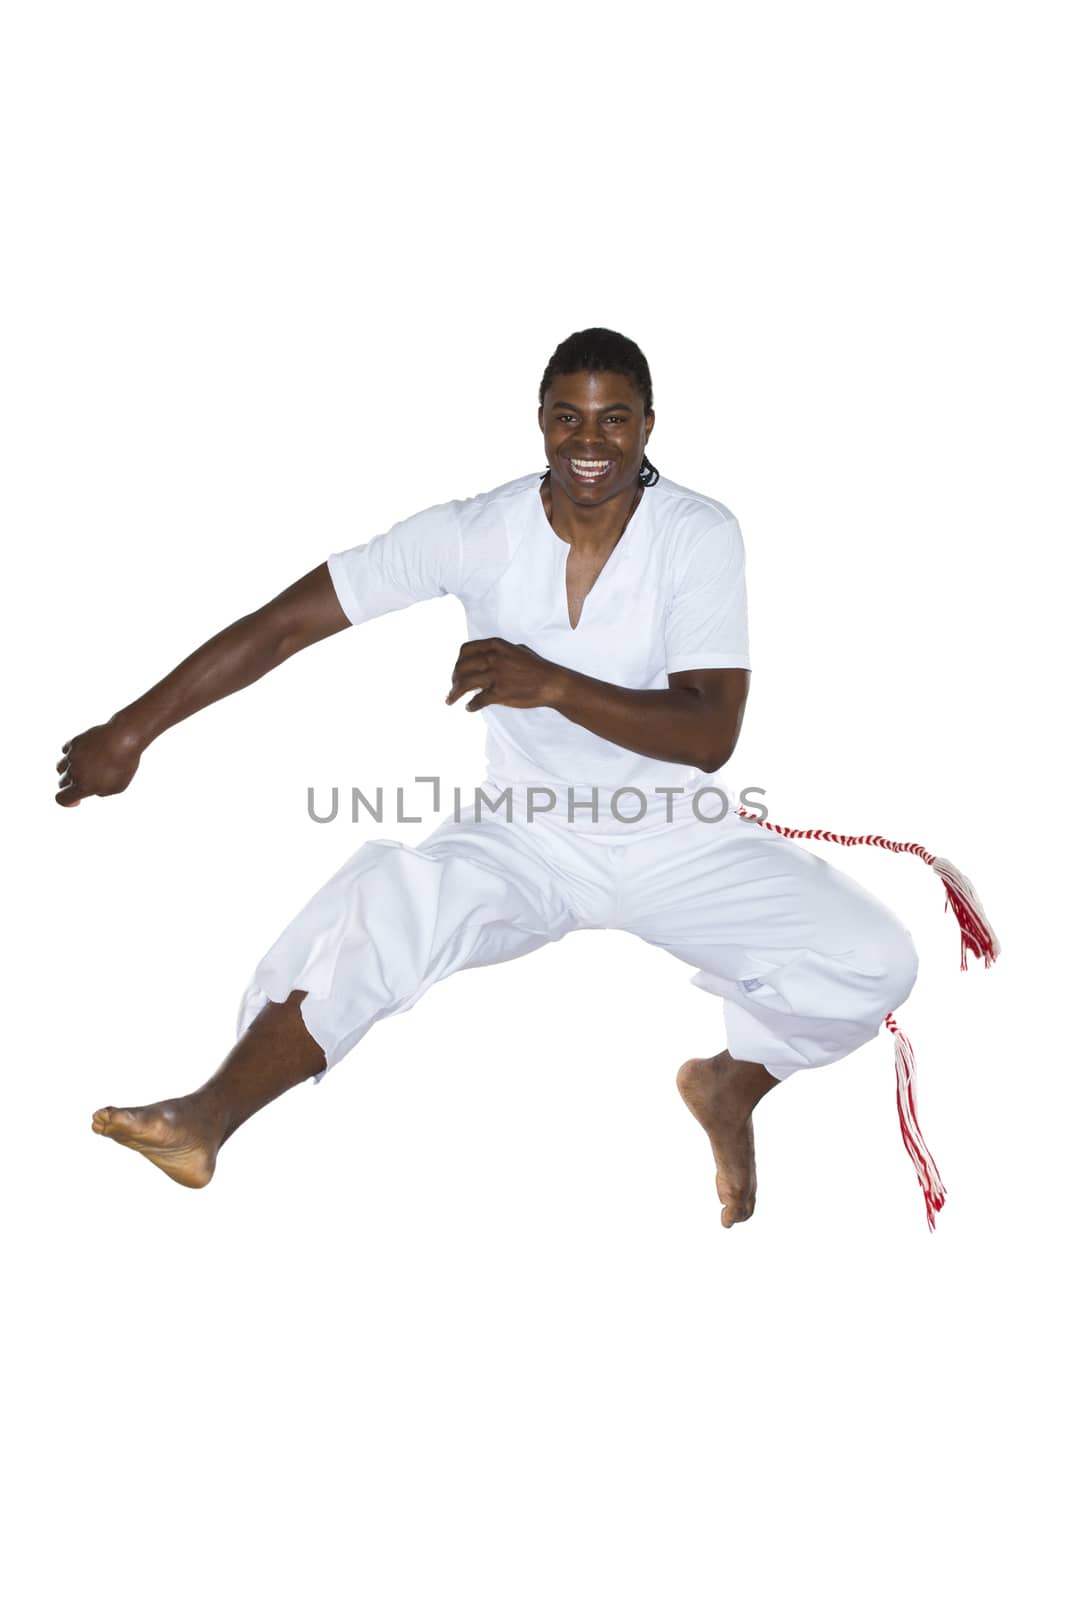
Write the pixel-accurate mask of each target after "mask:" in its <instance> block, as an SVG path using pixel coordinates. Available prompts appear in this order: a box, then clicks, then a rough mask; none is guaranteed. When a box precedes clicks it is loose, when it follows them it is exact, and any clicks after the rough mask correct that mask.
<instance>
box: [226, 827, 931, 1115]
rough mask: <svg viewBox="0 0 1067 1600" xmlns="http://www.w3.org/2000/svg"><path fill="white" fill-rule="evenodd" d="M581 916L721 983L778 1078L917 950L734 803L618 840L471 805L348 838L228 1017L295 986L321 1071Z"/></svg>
mask: <svg viewBox="0 0 1067 1600" xmlns="http://www.w3.org/2000/svg"><path fill="white" fill-rule="evenodd" d="M577 928H619V929H623V930H625V931H627V932H629V933H634V934H637V935H638V937H639V938H641V939H645V940H647V942H648V943H649V944H654V945H658V946H659V947H660V948H661V949H663V950H668V951H670V953H671V954H672V955H675V956H677V957H678V958H679V959H680V960H682V961H684V962H687V963H688V964H689V965H691V966H694V967H696V968H697V969H698V970H697V971H696V972H695V973H694V974H693V976H692V978H691V980H690V981H691V982H692V983H695V984H697V985H699V987H700V988H702V989H706V990H707V991H708V992H709V993H710V994H714V995H719V996H721V997H722V998H723V1000H724V1001H725V1008H724V1021H725V1025H726V1039H727V1047H728V1049H729V1051H730V1054H731V1055H733V1056H734V1057H735V1058H737V1059H738V1060H745V1061H758V1062H761V1063H762V1064H763V1065H764V1066H765V1067H766V1068H767V1070H768V1071H769V1072H770V1073H771V1074H772V1075H773V1076H774V1077H776V1078H785V1077H788V1076H789V1074H790V1073H792V1072H795V1071H796V1070H797V1069H798V1068H801V1067H818V1066H823V1065H825V1064H826V1063H827V1062H830V1061H837V1060H839V1059H840V1058H841V1057H842V1056H845V1055H848V1054H849V1053H850V1051H852V1050H855V1049H856V1048H857V1047H858V1046H859V1045H861V1044H864V1043H866V1042H867V1040H869V1039H873V1038H874V1036H875V1035H876V1034H877V1032H878V1029H879V1027H880V1026H881V1024H882V1021H883V1019H884V1017H885V1014H886V1012H887V1011H892V1010H893V1009H894V1008H895V1007H897V1006H899V1005H900V1004H902V1002H903V1001H904V1000H905V999H906V998H907V996H908V995H909V994H910V992H911V989H912V985H913V984H914V982H915V976H916V971H917V967H918V958H917V956H916V952H915V946H914V944H913V942H912V939H911V935H910V934H909V933H908V931H907V929H906V928H905V927H904V926H903V925H902V923H900V922H899V921H898V920H897V918H896V917H895V916H894V915H893V913H892V912H891V911H889V910H888V909H887V908H886V907H885V906H884V905H882V904H881V902H880V901H878V900H876V899H875V898H874V896H873V895H871V894H869V893H868V891H867V890H866V889H864V888H863V887H862V886H861V885H860V884H858V883H855V882H854V881H853V880H852V879H851V878H849V877H846V875H845V874H844V873H842V872H839V871H837V869H836V868H834V867H832V866H830V865H829V864H828V863H827V862H825V861H823V860H822V859H820V857H818V856H815V855H812V854H811V852H810V851H807V850H804V849H802V848H801V847H800V846H799V845H797V844H794V843H793V842H792V841H791V840H789V839H783V838H781V837H780V836H779V835H777V834H774V833H771V832H770V831H769V830H767V829H766V828H761V827H760V826H759V824H758V823H756V822H753V821H745V820H744V819H742V818H741V817H739V816H738V815H737V813H736V811H730V812H729V813H728V814H727V815H726V816H725V817H724V818H723V820H722V821H720V822H704V821H701V820H700V819H699V818H697V817H685V818H678V819H676V820H675V821H674V823H673V824H672V825H671V826H670V828H668V829H667V830H666V832H664V833H660V834H657V835H654V836H650V837H648V838H642V837H641V836H640V835H639V834H635V835H634V836H633V837H631V838H628V839H624V840H623V841H621V842H614V841H613V840H612V841H609V840H607V839H604V838H598V837H593V838H589V837H588V836H585V837H583V835H582V833H581V832H580V831H579V830H578V829H577V828H575V827H574V826H573V825H569V824H568V823H567V822H566V821H565V820H563V819H557V818H555V817H552V816H543V817H535V819H534V820H533V821H532V822H527V821H525V820H515V821H512V822H508V821H507V820H506V819H505V818H504V817H503V816H501V815H493V814H492V813H486V812H484V811H483V813H482V816H481V819H480V820H475V817H474V808H473V806H469V807H467V808H466V810H464V811H462V812H461V813H460V820H459V821H458V822H457V821H456V820H454V819H452V818H450V819H449V820H447V821H445V822H442V823H441V825H440V826H439V827H438V828H437V829H435V831H434V832H433V833H432V834H430V835H429V837H428V838H426V839H424V840H423V842H422V843H421V844H418V845H415V846H411V845H405V844H401V843H400V842H399V841H397V840H395V839H377V840H373V841H371V842H370V843H367V844H364V845H363V846H362V847H361V848H360V849H359V850H357V851H356V853H355V855H353V856H352V857H351V859H350V860H348V861H346V862H345V864H344V866H343V867H341V869H340V871H338V872H336V873H335V874H334V876H333V877H332V878H331V879H330V880H329V882H328V883H325V884H324V885H323V886H322V888H321V889H319V890H318V892H317V893H316V894H314V895H313V896H312V898H311V899H310V900H309V901H308V903H307V905H306V906H305V907H304V909H303V910H302V911H301V912H300V913H299V914H298V915H297V916H296V918H295V919H294V920H293V921H292V922H291V923H290V924H289V926H288V927H287V928H286V929H285V930H284V932H283V933H282V934H281V935H280V937H279V938H278V939H277V940H276V942H275V943H274V944H273V945H272V946H271V948H270V950H269V951H268V952H267V954H266V955H265V956H264V957H263V959H262V960H261V961H260V963H259V965H258V966H257V967H256V970H255V973H254V974H253V976H252V979H251V981H250V982H249V984H248V987H247V988H246V990H245V993H244V995H243V997H242V1000H241V1006H240V1012H239V1016H238V1024H237V1033H238V1036H240V1035H241V1034H242V1033H243V1032H244V1030H245V1029H246V1028H247V1027H248V1025H249V1023H250V1022H251V1021H252V1019H253V1017H254V1016H255V1015H256V1014H257V1012H259V1011H260V1010H261V1009H262V1007H263V1006H264V1005H266V1003H267V1001H268V1000H276V1001H282V1000H285V999H286V998H287V996H288V995H289V994H290V993H291V992H292V991H293V990H294V989H302V990H306V991H307V994H306V998H305V999H304V1000H303V1001H302V1002H301V1007H300V1009H301V1015H302V1017H303V1020H304V1024H305V1026H306V1027H307V1029H308V1032H309V1033H310V1034H311V1036H312V1038H313V1039H314V1040H315V1041H316V1042H317V1043H318V1044H319V1045H321V1047H322V1049H323V1052H324V1055H325V1063H326V1064H325V1066H324V1067H323V1069H322V1071H321V1072H319V1073H316V1075H315V1082H316V1083H319V1082H321V1080H322V1079H323V1078H324V1077H325V1076H326V1073H327V1072H328V1071H329V1069H330V1068H331V1067H333V1066H335V1065H336V1064H337V1062H338V1061H340V1060H341V1058H342V1057H343V1056H345V1055H347V1054H348V1052H349V1051H350V1050H351V1049H352V1048H353V1046H354V1045H356V1044H358V1042H359V1040H360V1039H362V1038H363V1035H364V1034H365V1033H366V1032H367V1031H368V1029H369V1028H371V1027H372V1026H373V1025H374V1023H376V1022H378V1021H380V1020H381V1018H382V1017H388V1016H392V1015H395V1014H396V1013H397V1012H400V1011H407V1010H409V1009H410V1007H411V1006H413V1005H414V1004H415V1002H416V1000H418V999H419V998H420V996H421V995H423V994H425V992H426V990H427V989H428V988H430V986H431V984H434V983H438V982H440V980H441V979H442V978H447V977H448V976H449V974H450V973H453V972H459V971H461V970H462V969H463V968H466V967H483V966H490V965H492V964H493V963H495V962H498V961H510V960H513V959H514V958H515V957H516V956H522V955H526V954H527V953H528V952H529V951H531V950H536V949H538V948H539V947H540V946H541V945H544V944H547V943H549V942H550V941H554V940H556V939H561V938H562V937H563V936H564V934H567V933H570V932H572V931H573V930H574V929H577ZM711 1053H712V1052H710V1051H709V1054H711Z"/></svg>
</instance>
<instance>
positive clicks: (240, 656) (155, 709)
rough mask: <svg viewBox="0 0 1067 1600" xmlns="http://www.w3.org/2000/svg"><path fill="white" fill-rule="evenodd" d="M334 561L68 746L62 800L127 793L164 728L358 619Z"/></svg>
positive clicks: (227, 630) (62, 763)
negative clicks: (344, 600)
mask: <svg viewBox="0 0 1067 1600" xmlns="http://www.w3.org/2000/svg"><path fill="white" fill-rule="evenodd" d="M350 626H351V624H350V622H349V619H348V617H347V616H346V615H345V613H344V611H343V610H342V609H341V606H340V603H339V601H338V599H337V594H336V591H335V589H334V586H333V582H332V580H331V578H330V574H329V572H328V570H327V566H326V563H325V562H323V563H322V564H321V566H318V567H315V568H314V569H313V570H312V571H311V572H308V573H305V575H304V577H302V578H299V579H298V580H297V581H296V583H294V584H291V585H290V586H289V588H288V589H284V590H283V591H282V592H281V594H279V595H276V596H275V597H274V599H273V600H270V601H268V603H267V604H266V605H265V606H261V607H260V608H259V610H258V611H252V612H250V613H249V614H248V616H246V617H240V618H238V620H237V621H236V622H233V623H231V624H230V626H229V627H228V628H224V629H223V630H222V632H221V633H217V634H216V635H215V636H214V638H212V639H209V640H208V641H207V642H206V643H205V644H202V645H201V646H200V648H199V649H198V650H194V651H193V654H192V655H191V656H187V657H186V659H185V660H184V661H182V662H180V663H179V665H178V666H176V667H175V668H174V671H173V672H170V673H168V674H167V676H166V677H165V678H162V679H161V680H160V681H159V683H157V684H155V685H154V687H153V688H151V689H149V690H148V691H147V693H146V694H143V695H142V696H141V697H140V699H139V700H134V701H131V703H130V704H129V705H128V706H124V707H123V709H122V710H121V711H117V712H116V713H115V715H114V716H113V717H111V718H110V720H109V721H107V722H104V723H99V724H97V725H96V726H95V727H92V728H88V729H86V731H85V732H84V733H80V734H78V735H77V737H76V738H74V739H68V741H67V743H66V744H65V745H64V746H63V755H62V757H61V759H60V760H59V761H58V762H57V763H56V770H57V771H58V772H59V773H60V775H61V777H60V784H59V791H58V793H57V794H56V801H57V802H58V804H59V805H61V806H76V805H78V804H79V802H80V801H82V800H84V799H85V798H86V797H87V796H88V795H107V794H119V793H121V791H122V790H123V789H125V788H126V787H127V786H128V785H129V783H130V781H131V779H132V778H133V775H134V773H135V772H136V771H137V766H138V763H139V761H140V759H141V755H142V754H143V752H144V751H145V750H146V749H147V748H148V746H149V745H150V744H151V743H152V741H153V739H158V738H159V735H160V734H161V733H164V732H165V731H166V730H167V729H168V728H172V727H173V726H174V724H175V723H176V722H183V721H184V720H185V718H186V717H191V716H192V715H193V713H194V712H195V711H202V710H203V709H204V707H205V706H209V705H212V704H214V702H215V701H216V700H222V699H224V698H225V697H226V696H227V695H231V694H235V693H236V692H237V690H238V689H244V688H246V687H247V686H248V685H249V684H250V683H255V681H256V679H257V678H262V677H263V676H264V675H265V674H266V673H268V672H270V671H272V670H273V668H274V667H277V666H279V665H280V664H281V663H282V662H283V661H287V660H288V658H289V657H290V656H291V655H295V654H296V652H297V651H298V650H303V649H305V648H306V647H307V646H308V645H309V644H314V643H316V642H317V641H318V640H319V639H326V638H329V636H330V634H333V633H339V632H340V631H341V629H342V628H347V627H350Z"/></svg>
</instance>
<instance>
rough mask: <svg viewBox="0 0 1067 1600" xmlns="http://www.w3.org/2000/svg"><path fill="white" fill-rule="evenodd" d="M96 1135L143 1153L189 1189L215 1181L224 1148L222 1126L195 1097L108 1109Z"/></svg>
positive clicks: (99, 1114)
mask: <svg viewBox="0 0 1067 1600" xmlns="http://www.w3.org/2000/svg"><path fill="white" fill-rule="evenodd" d="M93 1132H94V1133H102V1134H105V1135H106V1136H107V1138H109V1139H114V1140H115V1142H116V1143H117V1144H125V1145H128V1146H129V1148H130V1149H131V1150H137V1151H139V1153H140V1154H141V1155H143V1156H147V1157H148V1159H149V1161H151V1162H152V1163H153V1165H155V1166H157V1167H159V1168H160V1169H161V1170H162V1171H163V1172H165V1173H166V1174H167V1177H168V1178H173V1179H174V1181H175V1183H181V1184H184V1185H185V1187H186V1188H187V1189H202V1188H204V1186H205V1184H208V1183H210V1182H211V1178H212V1174H213V1173H214V1171H215V1158H216V1156H217V1155H218V1151H219V1144H220V1143H221V1139H220V1137H219V1129H218V1127H217V1125H216V1124H215V1123H214V1122H213V1121H212V1119H211V1118H210V1117H209V1116H208V1115H207V1114H206V1113H205V1112H204V1111H203V1109H202V1108H198V1107H197V1106H196V1105H195V1103H193V1100H192V1096H187V1097H185V1098H183V1099H179V1100H158V1101H156V1103H155V1105H151V1106H104V1107H102V1108H101V1110H99V1111H94V1113H93Z"/></svg>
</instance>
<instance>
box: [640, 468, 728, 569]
mask: <svg viewBox="0 0 1067 1600" xmlns="http://www.w3.org/2000/svg"><path fill="white" fill-rule="evenodd" d="M645 494H646V495H650V496H652V497H653V499H652V501H651V504H652V506H653V508H654V514H655V516H656V519H657V523H658V531H659V535H660V538H661V539H662V541H663V562H664V566H665V568H666V569H667V570H668V571H673V572H674V573H675V574H676V575H677V574H680V573H684V572H685V571H687V570H688V569H690V568H692V569H693V570H697V571H704V570H705V569H707V567H708V563H709V562H710V563H712V564H713V565H715V566H718V565H720V564H722V563H726V564H731V563H737V562H738V561H741V562H743V561H744V541H743V539H742V537H741V529H740V527H739V525H738V521H737V518H736V517H735V516H734V513H733V512H732V511H731V510H730V507H729V506H728V505H725V504H724V503H723V501H721V500H716V499H714V498H713V497H712V496H711V495H709V494H701V493H700V492H699V491H698V490H696V489H688V488H686V486H685V485H684V484H681V483H675V482H674V481H673V479H671V478H663V477H661V478H660V479H659V481H658V483H654V484H653V485H652V486H651V487H650V488H648V489H646V490H645Z"/></svg>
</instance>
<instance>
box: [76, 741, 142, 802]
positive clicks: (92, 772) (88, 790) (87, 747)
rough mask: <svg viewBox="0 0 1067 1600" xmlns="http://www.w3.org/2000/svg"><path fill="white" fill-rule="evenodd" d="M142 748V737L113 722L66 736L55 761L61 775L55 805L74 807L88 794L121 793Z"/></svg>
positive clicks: (131, 775)
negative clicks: (59, 756) (59, 755)
mask: <svg viewBox="0 0 1067 1600" xmlns="http://www.w3.org/2000/svg"><path fill="white" fill-rule="evenodd" d="M143 749H144V745H143V742H142V740H141V738H140V737H139V736H138V735H137V734H136V733H134V732H133V731H132V730H131V729H130V728H126V727H122V726H121V725H120V724H119V723H116V722H101V723H98V724H97V725H96V727H94V728H87V729H86V730H85V732H84V733H79V734H78V735H77V736H76V737H75V738H73V739H68V740H67V742H66V744H65V745H64V746H63V755H62V758H61V759H60V760H59V761H57V762H56V771H57V772H58V773H60V774H61V781H60V785H59V792H58V793H57V795H56V804H57V805H61V806H76V805H79V804H80V803H81V801H82V800H84V799H85V798H86V796H87V795H94V794H96V795H105V794H121V793H122V791H123V789H125V788H126V787H127V786H128V784H129V783H130V780H131V779H132V777H133V775H134V773H135V772H136V771H137V764H138V762H139V761H140V759H141V754H142V751H143Z"/></svg>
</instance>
